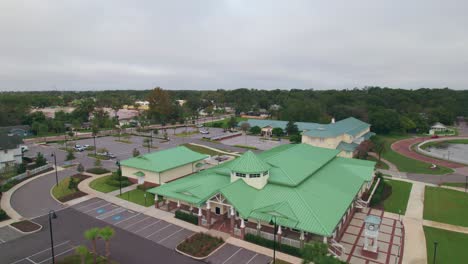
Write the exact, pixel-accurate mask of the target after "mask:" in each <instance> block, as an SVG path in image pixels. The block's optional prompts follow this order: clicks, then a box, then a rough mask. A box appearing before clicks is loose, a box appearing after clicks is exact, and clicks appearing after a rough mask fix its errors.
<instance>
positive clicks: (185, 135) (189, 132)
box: [176, 130, 198, 137]
mask: <svg viewBox="0 0 468 264" xmlns="http://www.w3.org/2000/svg"><path fill="white" fill-rule="evenodd" d="M195 134H198V131H197V130H194V131H187V132H182V133H179V134H176V136H177V137H190V136H191V135H195Z"/></svg>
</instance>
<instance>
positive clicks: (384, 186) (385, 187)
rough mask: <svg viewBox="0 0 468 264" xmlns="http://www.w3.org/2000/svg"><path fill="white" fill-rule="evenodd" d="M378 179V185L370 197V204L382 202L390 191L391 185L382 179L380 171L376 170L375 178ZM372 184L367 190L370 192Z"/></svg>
mask: <svg viewBox="0 0 468 264" xmlns="http://www.w3.org/2000/svg"><path fill="white" fill-rule="evenodd" d="M377 179H380V182H379V185H378V186H377V189H376V190H375V192H374V195H373V196H372V199H371V201H370V206H375V205H378V204H380V203H381V202H383V201H384V200H385V199H387V197H388V194H391V193H392V191H391V190H392V186H391V185H390V184H388V183H386V182H385V181H384V178H383V175H382V173H380V172H378V173H377V174H376V180H377ZM372 188H373V186H371V189H370V190H369V192H372Z"/></svg>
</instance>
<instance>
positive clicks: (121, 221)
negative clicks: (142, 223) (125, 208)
mask: <svg viewBox="0 0 468 264" xmlns="http://www.w3.org/2000/svg"><path fill="white" fill-rule="evenodd" d="M129 212H130V211H129ZM139 215H141V213H138V214H134V215H132V216H130V217H129V218H126V219H123V220H120V221H118V222H117V223H114V225H118V224H120V223H123V222H125V221H127V220H130V219H132V218H133V217H136V216H139Z"/></svg>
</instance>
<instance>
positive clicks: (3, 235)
mask: <svg viewBox="0 0 468 264" xmlns="http://www.w3.org/2000/svg"><path fill="white" fill-rule="evenodd" d="M22 236H23V234H22V233H20V232H18V231H16V230H15V229H13V228H12V227H10V226H4V227H1V228H0V244H3V243H6V242H8V241H10V240H13V239H17V238H19V237H22Z"/></svg>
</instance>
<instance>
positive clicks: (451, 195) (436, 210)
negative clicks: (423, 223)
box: [424, 186, 468, 227]
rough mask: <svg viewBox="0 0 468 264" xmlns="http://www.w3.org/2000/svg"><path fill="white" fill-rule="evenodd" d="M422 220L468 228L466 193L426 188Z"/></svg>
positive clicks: (467, 198)
mask: <svg viewBox="0 0 468 264" xmlns="http://www.w3.org/2000/svg"><path fill="white" fill-rule="evenodd" d="M424 219H427V220H432V221H437V222H442V223H447V224H452V225H459V226H465V227H468V193H464V192H459V191H454V190H449V189H444V188H438V187H430V186H426V191H425V193H424Z"/></svg>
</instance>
